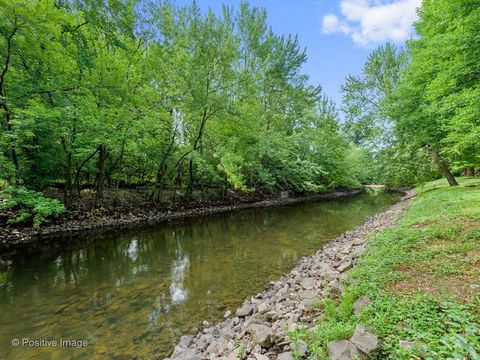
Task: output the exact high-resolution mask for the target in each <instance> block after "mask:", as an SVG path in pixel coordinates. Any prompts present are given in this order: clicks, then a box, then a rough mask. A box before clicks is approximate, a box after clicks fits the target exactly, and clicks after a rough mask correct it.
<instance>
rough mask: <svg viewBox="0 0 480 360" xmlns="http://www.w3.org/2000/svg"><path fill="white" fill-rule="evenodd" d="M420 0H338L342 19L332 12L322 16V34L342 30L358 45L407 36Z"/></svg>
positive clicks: (398, 40) (410, 30)
mask: <svg viewBox="0 0 480 360" xmlns="http://www.w3.org/2000/svg"><path fill="white" fill-rule="evenodd" d="M421 2H422V0H394V1H386V0H341V1H340V9H341V12H342V16H341V19H340V18H339V17H338V16H337V15H335V14H328V15H326V16H325V17H324V18H323V21H322V31H323V33H325V34H332V33H344V34H346V35H348V36H350V37H351V38H352V39H353V41H354V42H355V43H356V44H358V45H360V46H369V45H372V44H375V43H380V42H385V41H393V42H400V41H404V40H406V39H408V38H409V37H410V35H411V33H412V23H413V22H414V21H415V20H416V19H417V13H416V9H417V8H418V7H419V6H420V4H421Z"/></svg>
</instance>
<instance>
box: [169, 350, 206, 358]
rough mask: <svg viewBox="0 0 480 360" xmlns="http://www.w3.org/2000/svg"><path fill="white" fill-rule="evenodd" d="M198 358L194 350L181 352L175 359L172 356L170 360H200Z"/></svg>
mask: <svg viewBox="0 0 480 360" xmlns="http://www.w3.org/2000/svg"><path fill="white" fill-rule="evenodd" d="M200 359H201V358H200V356H199V355H198V354H197V352H196V351H195V350H192V349H186V350H185V351H182V352H181V353H179V354H178V355H176V356H175V357H173V356H172V360H200Z"/></svg>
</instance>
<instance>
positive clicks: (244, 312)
mask: <svg viewBox="0 0 480 360" xmlns="http://www.w3.org/2000/svg"><path fill="white" fill-rule="evenodd" d="M252 313H253V306H252V304H250V303H249V302H246V303H245V304H243V306H242V307H241V308H239V309H237V316H238V317H245V316H248V315H251V314H252Z"/></svg>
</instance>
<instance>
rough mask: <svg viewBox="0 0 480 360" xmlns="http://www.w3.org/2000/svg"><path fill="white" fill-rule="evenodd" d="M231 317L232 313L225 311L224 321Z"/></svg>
mask: <svg viewBox="0 0 480 360" xmlns="http://www.w3.org/2000/svg"><path fill="white" fill-rule="evenodd" d="M230 316H232V312H231V311H230V310H227V311H225V315H223V318H224V319H228V318H229V317H230Z"/></svg>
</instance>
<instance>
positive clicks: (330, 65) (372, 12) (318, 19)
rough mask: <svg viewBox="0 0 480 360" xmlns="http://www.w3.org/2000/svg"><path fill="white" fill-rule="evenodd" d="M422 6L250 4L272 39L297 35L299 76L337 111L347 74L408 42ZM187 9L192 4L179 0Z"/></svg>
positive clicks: (416, 1)
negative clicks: (301, 52)
mask: <svg viewBox="0 0 480 360" xmlns="http://www.w3.org/2000/svg"><path fill="white" fill-rule="evenodd" d="M240 2H241V0H197V4H198V5H199V6H200V7H201V8H202V9H203V10H207V9H208V8H212V9H213V10H214V11H215V12H219V11H220V10H221V6H222V3H224V4H226V5H231V6H234V7H238V5H239V4H240ZM420 2H421V0H251V1H250V3H251V4H252V5H254V6H258V7H264V8H266V9H267V13H268V23H269V24H270V25H271V26H272V28H273V29H274V31H275V32H276V33H279V34H280V33H284V34H289V33H291V34H298V35H299V39H300V43H301V45H302V46H304V47H306V48H307V55H308V61H307V63H306V64H305V66H304V68H303V70H304V72H305V73H306V74H308V75H309V76H310V82H311V83H312V84H315V85H318V84H320V85H322V87H323V89H324V91H325V93H326V94H327V95H328V96H329V97H330V98H331V99H333V100H334V101H335V102H336V103H337V106H340V102H341V94H340V87H341V85H342V83H343V82H344V80H345V77H346V76H347V75H348V74H358V73H359V72H360V71H361V68H362V66H363V64H364V62H365V60H366V58H367V56H368V54H369V52H370V51H371V50H372V49H373V48H374V47H376V46H378V45H379V44H382V43H384V42H386V41H392V42H396V43H401V42H403V41H404V40H406V39H408V38H409V37H410V36H411V33H412V30H411V29H412V28H411V24H412V22H413V21H414V20H415V18H416V15H415V9H416V7H418V6H419V5H420ZM176 3H177V4H179V5H185V4H190V3H191V1H190V0H177V1H176Z"/></svg>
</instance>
